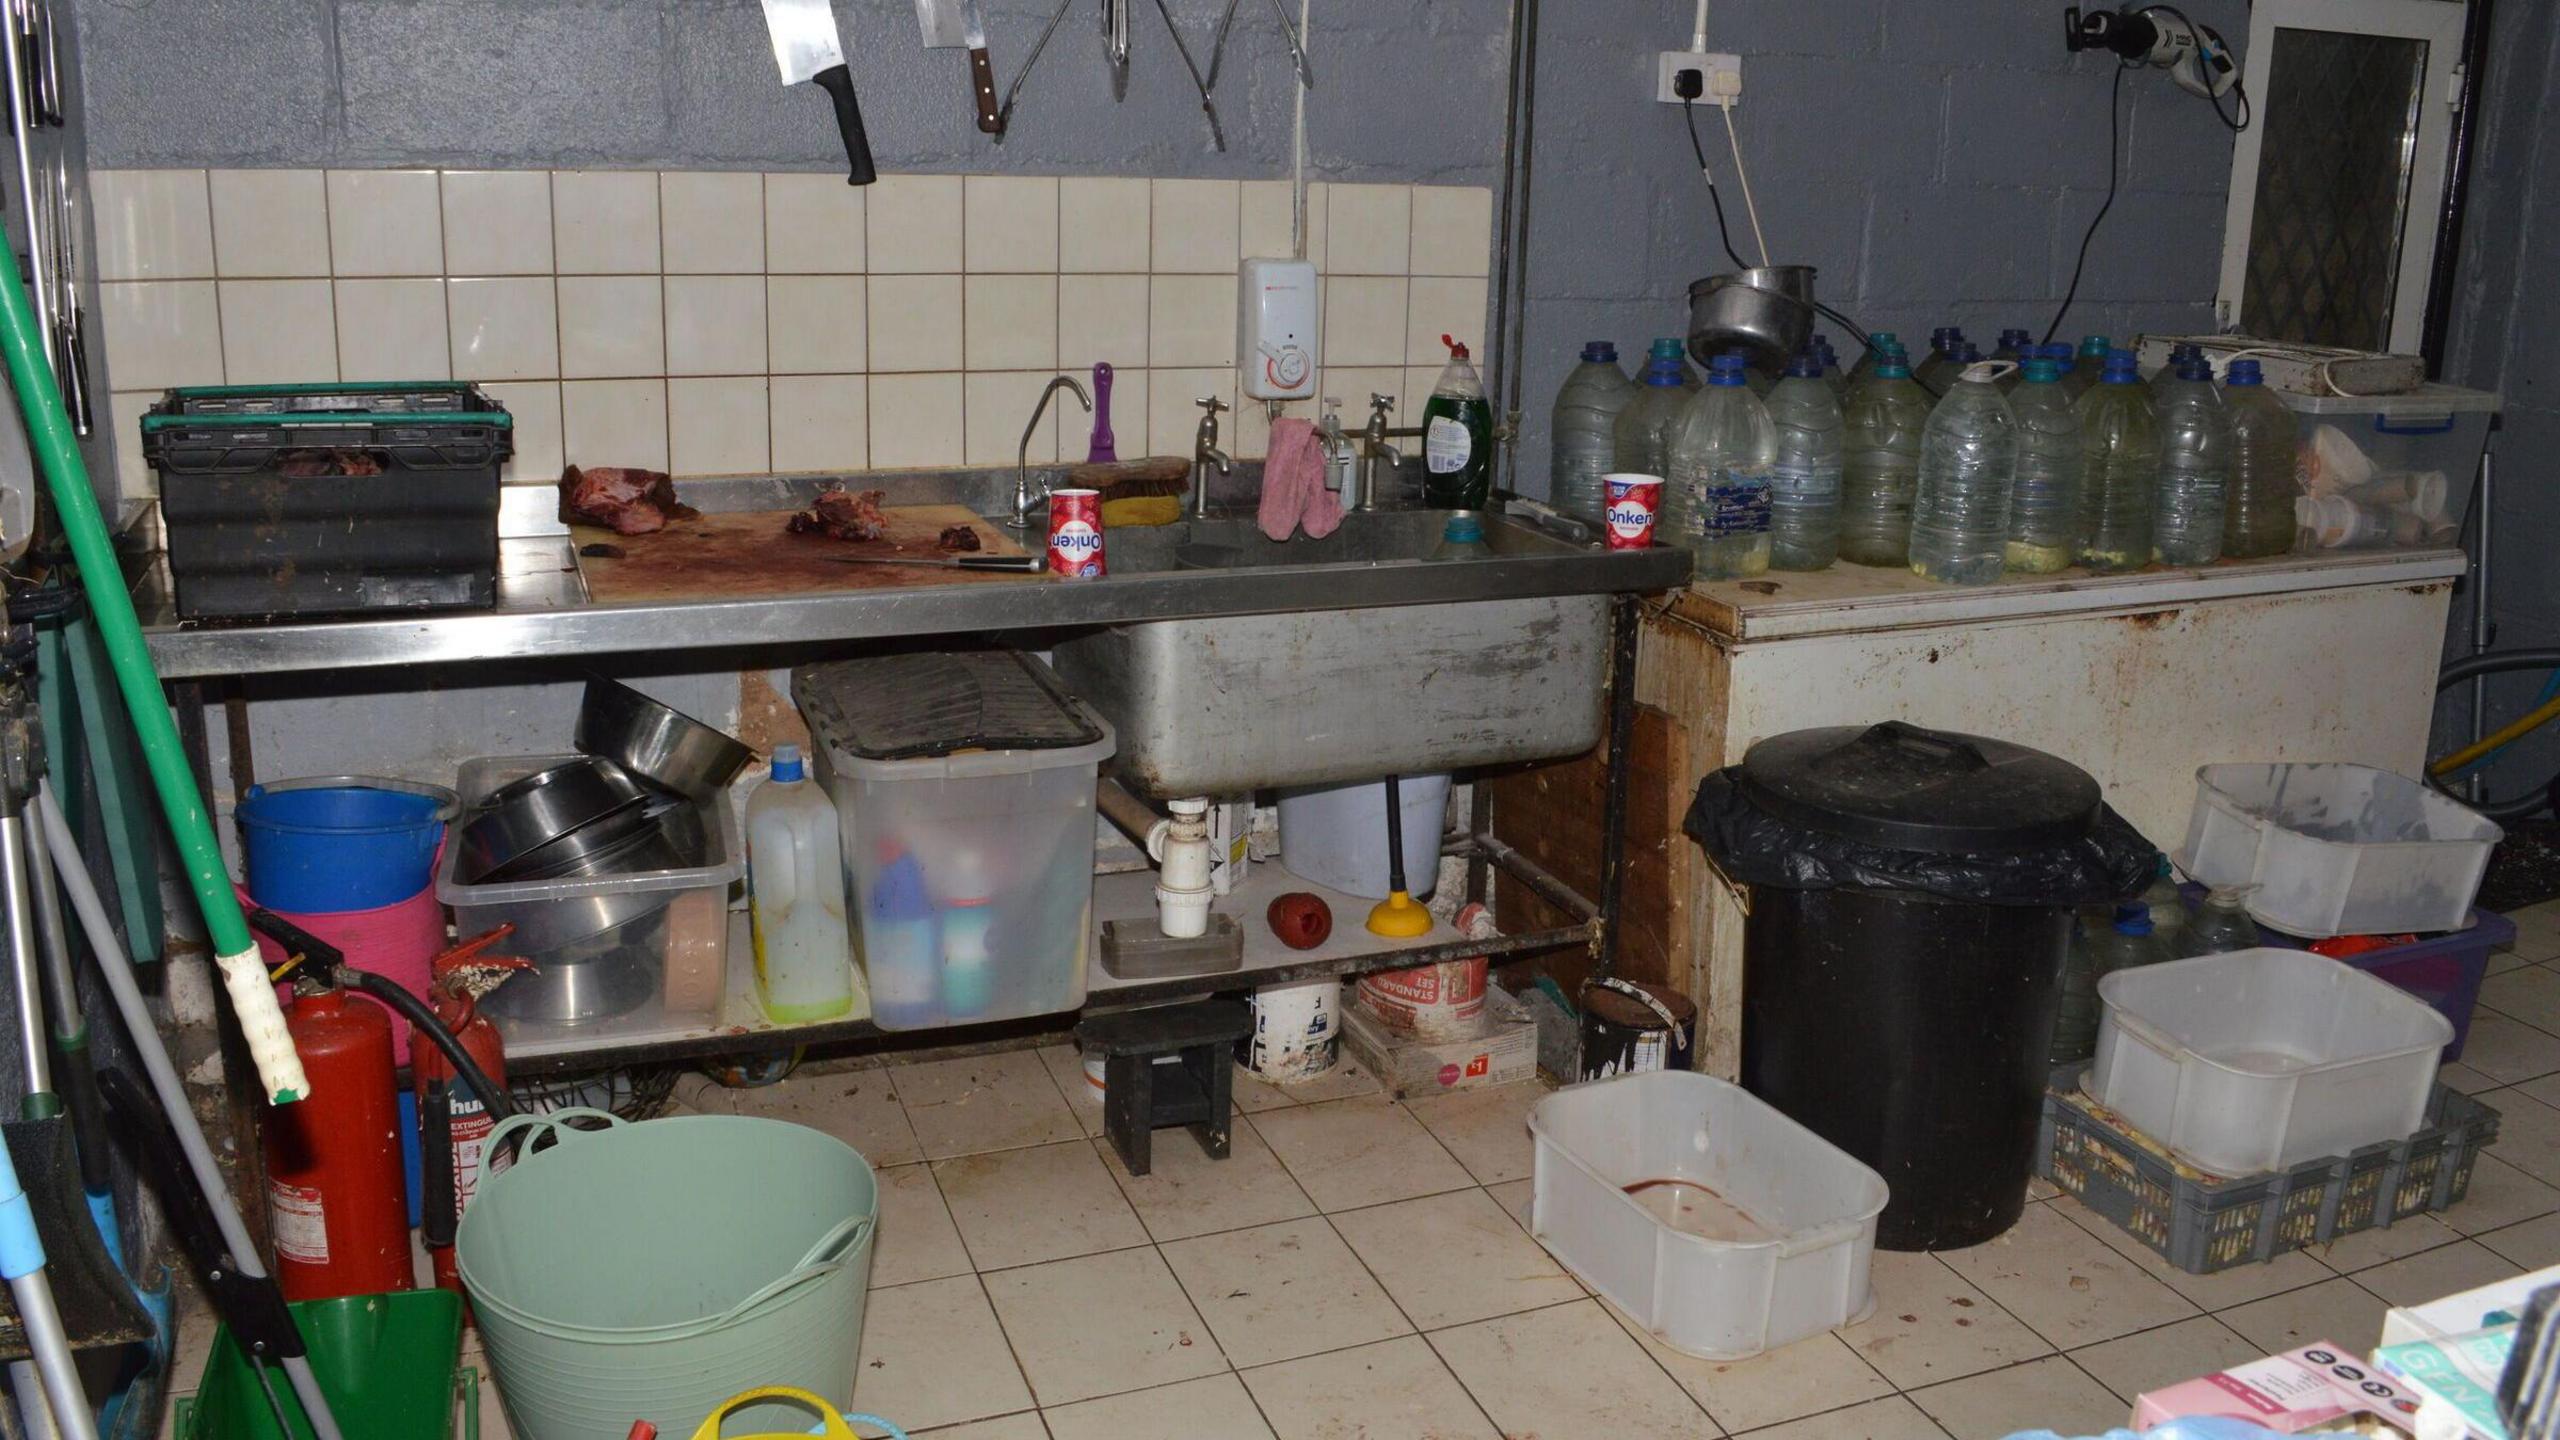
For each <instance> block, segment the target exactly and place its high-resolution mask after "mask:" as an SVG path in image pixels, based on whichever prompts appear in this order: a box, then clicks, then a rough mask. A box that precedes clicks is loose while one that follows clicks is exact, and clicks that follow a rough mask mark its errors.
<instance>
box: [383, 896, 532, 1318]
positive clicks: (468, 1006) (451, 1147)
mask: <svg viewBox="0 0 2560 1440" xmlns="http://www.w3.org/2000/svg"><path fill="white" fill-rule="evenodd" d="M514 930H515V927H514V926H512V925H502V926H500V927H498V928H497V929H495V930H492V931H490V932H489V933H488V934H486V935H481V936H477V937H475V938H473V939H471V940H469V941H466V942H464V943H463V944H460V945H457V946H455V947H454V948H452V949H451V950H448V951H446V952H444V953H443V954H441V955H439V956H437V957H436V958H435V961H434V963H433V966H432V971H433V979H432V981H431V982H430V983H431V984H432V985H433V988H434V990H435V1001H434V1009H435V1015H436V1019H437V1020H438V1021H439V1022H440V1023H442V1024H443V1026H444V1027H445V1029H446V1030H448V1031H450V1032H452V1034H453V1037H454V1038H455V1039H456V1040H458V1041H460V1042H461V1045H462V1049H463V1052H464V1053H465V1054H468V1055H469V1056H470V1057H471V1059H472V1062H473V1063H474V1064H476V1065H478V1066H479V1067H480V1073H481V1074H483V1075H485V1076H487V1077H488V1079H489V1082H490V1083H491V1084H492V1085H496V1086H499V1087H501V1088H503V1087H504V1086H505V1085H506V1083H507V1056H506V1047H505V1045H504V1043H503V1042H502V1041H501V1040H500V1039H499V1037H498V1027H497V1026H495V1025H493V1024H491V1023H490V1021H489V1017H488V1016H486V1015H483V1014H481V1013H480V1007H479V1004H478V1002H476V1001H475V1000H473V999H472V997H471V993H470V990H469V989H468V988H467V986H466V980H465V976H466V972H468V971H471V970H474V969H477V970H483V971H485V970H492V969H500V970H522V969H526V968H529V967H528V966H527V963H526V962H525V961H523V960H517V959H510V958H506V957H501V956H484V955H482V954H481V953H480V952H481V951H483V950H486V949H487V948H488V947H489V946H491V945H494V944H496V943H497V942H498V941H500V940H503V939H505V938H506V937H507V936H508V935H510V934H512V933H513V932H514ZM409 1080H410V1085H411V1087H412V1088H413V1089H414V1090H416V1092H417V1095H418V1104H419V1114H420V1116H421V1117H422V1118H423V1117H425V1116H426V1115H427V1108H428V1107H429V1106H433V1105H437V1104H439V1103H441V1104H442V1106H443V1107H444V1115H443V1117H442V1119H443V1125H442V1128H443V1129H444V1131H445V1136H446V1153H447V1154H448V1155H449V1156H450V1157H451V1165H450V1169H449V1171H447V1172H446V1173H448V1174H449V1175H450V1177H451V1195H452V1199H451V1201H450V1202H449V1203H450V1204H451V1207H452V1208H451V1210H450V1211H449V1212H448V1213H446V1214H444V1215H441V1216H430V1217H428V1223H427V1224H425V1225H424V1226H422V1227H421V1228H422V1230H423V1232H424V1235H425V1237H426V1243H427V1257H428V1258H429V1259H430V1260H431V1261H433V1262H434V1264H435V1275H436V1284H437V1285H438V1286H440V1287H442V1288H444V1289H447V1290H451V1291H453V1292H454V1293H455V1294H460V1293H462V1276H461V1272H460V1271H459V1270H458V1269H457V1268H456V1267H455V1264H454V1256H453V1222H454V1221H457V1220H459V1219H461V1218H462V1212H463V1209H464V1208H465V1207H466V1206H468V1205H470V1203H471V1197H472V1196H473V1195H474V1194H476V1193H477V1192H478V1190H479V1187H480V1176H481V1173H482V1169H483V1166H484V1163H485V1161H486V1158H487V1157H486V1151H487V1146H488V1139H489V1132H490V1131H491V1130H494V1129H496V1128H497V1124H498V1117H496V1116H494V1115H492V1114H490V1113H489V1108H488V1106H486V1105H484V1104H482V1103H481V1100H480V1097H479V1096H478V1095H477V1094H474V1093H473V1091H472V1087H471V1086H470V1085H469V1084H468V1083H467V1082H465V1081H464V1080H463V1079H462V1078H461V1076H460V1075H459V1074H458V1073H457V1072H456V1071H455V1069H454V1067H453V1062H452V1060H450V1059H449V1058H447V1057H446V1055H445V1053H444V1051H443V1050H442V1049H441V1048H440V1047H438V1046H437V1045H436V1043H435V1042H434V1041H432V1040H430V1039H428V1038H427V1037H426V1035H425V1034H424V1033H423V1032H421V1031H419V1030H418V1029H416V1028H414V1027H413V1028H412V1029H411V1030H410V1032H409ZM435 1128H436V1126H435V1125H434V1123H433V1122H429V1123H428V1125H427V1126H426V1127H425V1129H426V1130H428V1131H432V1130H433V1129H435ZM421 1138H422V1140H423V1139H424V1136H423V1135H422V1137H421ZM439 1168H441V1167H437V1166H434V1165H432V1164H431V1165H430V1166H429V1167H428V1170H429V1173H430V1174H433V1173H436V1171H437V1170H438V1169H439ZM439 1198H440V1197H439V1195H438V1194H437V1193H436V1189H435V1187H429V1193H428V1195H427V1196H426V1203H427V1204H428V1205H430V1206H433V1205H436V1204H438V1203H439Z"/></svg>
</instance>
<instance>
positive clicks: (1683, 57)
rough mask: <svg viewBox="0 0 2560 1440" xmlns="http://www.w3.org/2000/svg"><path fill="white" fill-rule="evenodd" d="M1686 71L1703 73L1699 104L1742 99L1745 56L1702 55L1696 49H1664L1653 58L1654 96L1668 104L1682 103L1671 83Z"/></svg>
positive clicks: (1678, 93)
mask: <svg viewBox="0 0 2560 1440" xmlns="http://www.w3.org/2000/svg"><path fill="white" fill-rule="evenodd" d="M1683 70H1697V71H1701V72H1703V73H1702V74H1701V75H1700V77H1699V78H1700V79H1701V80H1702V81H1703V82H1704V84H1703V85H1702V86H1701V88H1700V90H1699V92H1698V99H1697V103H1698V104H1700V105H1713V104H1715V103H1717V101H1718V100H1719V99H1734V100H1739V99H1741V98H1742V57H1741V56H1739V55H1724V54H1717V53H1708V54H1704V55H1702V54H1699V53H1698V52H1697V51H1695V50H1665V51H1662V52H1661V53H1660V54H1658V55H1657V56H1656V57H1655V59H1654V97H1653V98H1655V99H1657V100H1660V101H1662V102H1663V103H1664V104H1666V105H1677V104H1679V103H1680V92H1679V91H1678V90H1675V89H1673V88H1672V83H1673V81H1674V80H1675V79H1677V78H1678V76H1679V74H1680V72H1681V71H1683Z"/></svg>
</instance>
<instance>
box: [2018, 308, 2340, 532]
mask: <svg viewBox="0 0 2560 1440" xmlns="http://www.w3.org/2000/svg"><path fill="white" fill-rule="evenodd" d="M2027 349H2028V351H2029V352H2030V353H2029V354H2028V356H2027V358H2026V359H2025V360H2024V361H2023V362H2021V364H2020V365H2019V371H2020V375H2019V382H2018V387H2017V388H2016V389H2014V390H2012V391H2010V392H2009V413H2010V414H2011V415H2014V416H2015V417H2017V421H2018V468H2017V478H2016V479H2014V480H2013V481H2011V482H2010V485H2009V545H2008V551H2007V560H2008V566H2009V568H2010V569H2012V570H2016V571H2019V572H2021V573H2023V574H2028V575H2050V574H2052V573H2053V572H2054V571H2057V570H2060V569H2063V568H2065V567H2067V566H2069V565H2070V563H2071V549H2072V544H2073V542H2074V541H2075V540H2076V539H2077V538H2078V535H2079V529H2080V482H2081V479H2082V477H2083V474H2084V473H2085V472H2086V470H2087V468H2088V461H2087V458H2086V457H2085V455H2084V453H2083V452H2082V450H2081V448H2080V417H2079V416H2077V415H2075V414H2073V413H2072V409H2071V396H2070V395H2069V394H2068V393H2067V392H2066V391H2064V389H2063V388H2062V371H2063V367H2064V366H2066V365H2068V364H2070V363H2071V347H2070V346H2068V345H2030V346H2028V347H2027ZM2288 523H2290V522H2289V521H2288Z"/></svg>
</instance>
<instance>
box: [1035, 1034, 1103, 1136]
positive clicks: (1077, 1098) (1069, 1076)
mask: <svg viewBox="0 0 2560 1440" xmlns="http://www.w3.org/2000/svg"><path fill="white" fill-rule="evenodd" d="M1038 1053H1039V1056H1040V1063H1041V1064H1042V1065H1045V1066H1047V1067H1048V1070H1049V1078H1050V1080H1051V1081H1053V1082H1055V1083H1056V1085H1057V1087H1058V1093H1060V1094H1062V1095H1064V1096H1066V1097H1067V1109H1068V1111H1069V1112H1070V1113H1072V1114H1073V1115H1074V1116H1075V1117H1076V1124H1077V1125H1079V1126H1081V1127H1083V1129H1084V1133H1085V1134H1087V1135H1099V1134H1101V1133H1102V1092H1101V1091H1099V1090H1096V1089H1095V1088H1093V1082H1092V1080H1091V1079H1089V1078H1088V1077H1087V1076H1086V1075H1085V1073H1084V1056H1083V1055H1082V1054H1080V1053H1078V1052H1077V1050H1076V1047H1074V1046H1073V1045H1043V1046H1041V1047H1040V1049H1039V1052H1038Z"/></svg>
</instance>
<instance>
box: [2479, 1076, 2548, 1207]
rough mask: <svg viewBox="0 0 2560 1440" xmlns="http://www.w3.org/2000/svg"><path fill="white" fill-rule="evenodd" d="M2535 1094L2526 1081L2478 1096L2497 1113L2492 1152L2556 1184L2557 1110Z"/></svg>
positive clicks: (2545, 1181)
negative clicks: (2496, 1137)
mask: <svg viewBox="0 0 2560 1440" xmlns="http://www.w3.org/2000/svg"><path fill="white" fill-rule="evenodd" d="M2536 1083H2538V1082H2536ZM2539 1093H2541V1092H2539V1091H2537V1090H2536V1088H2535V1085H2534V1084H2528V1085H2523V1086H2509V1087H2508V1088H2506V1089H2504V1090H2492V1091H2490V1092H2489V1093H2488V1094H2486V1095H2483V1096H2481V1097H2480V1098H2481V1099H2483V1100H2485V1101H2487V1102H2488V1103H2489V1106H2490V1108H2491V1109H2494V1110H2496V1111H2497V1112H2498V1143H2497V1145H2496V1147H2495V1149H2494V1150H2493V1152H2492V1153H2494V1154H2495V1155H2496V1156H2497V1158H2499V1159H2500V1160H2503V1161H2505V1162H2506V1163H2508V1164H2510V1165H2513V1166H2514V1167H2516V1168H2517V1169H2519V1170H2521V1171H2523V1172H2524V1173H2526V1174H2527V1175H2530V1176H2532V1177H2533V1178H2534V1179H2536V1180H2539V1181H2541V1182H2543V1183H2544V1184H2546V1185H2560V1110H2555V1109H2553V1108H2552V1106H2551V1104H2550V1103H2548V1102H2547V1101H2545V1100H2543V1099H2540V1098H2537V1095H2538V1094H2539ZM2551 1098H2552V1099H2560V1095H2553V1096H2552V1097H2551Z"/></svg>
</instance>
